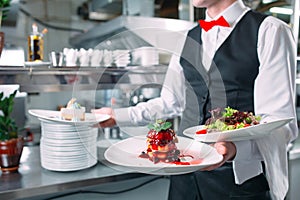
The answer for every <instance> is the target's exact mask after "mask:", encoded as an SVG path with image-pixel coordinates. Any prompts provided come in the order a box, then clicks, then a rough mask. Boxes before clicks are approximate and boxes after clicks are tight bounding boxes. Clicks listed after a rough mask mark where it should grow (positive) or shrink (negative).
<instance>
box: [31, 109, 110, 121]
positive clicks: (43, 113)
mask: <svg viewBox="0 0 300 200" xmlns="http://www.w3.org/2000/svg"><path fill="white" fill-rule="evenodd" d="M28 112H29V114H31V115H33V116H35V117H37V118H39V119H40V120H47V121H51V122H56V123H62V124H76V125H87V124H97V123H99V122H102V121H105V120H108V119H109V118H110V116H109V115H106V114H94V113H85V120H84V121H69V120H64V119H62V118H61V117H60V111H53V110H41V109H31V110H29V111H28Z"/></svg>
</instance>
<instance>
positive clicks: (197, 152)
mask: <svg viewBox="0 0 300 200" xmlns="http://www.w3.org/2000/svg"><path fill="white" fill-rule="evenodd" d="M176 145H177V148H178V149H179V150H180V152H181V155H183V157H184V159H185V161H186V162H189V163H190V164H189V165H177V164H173V163H164V162H159V163H156V164H155V163H153V162H152V161H150V160H149V159H147V158H140V157H139V155H140V154H141V152H142V151H145V150H146V149H147V144H146V137H145V136H135V137H130V138H127V139H124V140H122V141H120V142H117V143H115V144H113V145H111V146H110V147H109V148H108V149H107V150H106V151H105V153H104V157H105V159H106V160H107V161H109V163H112V164H114V165H117V166H122V167H123V168H119V170H125V171H127V170H130V171H133V172H134V171H135V172H141V173H146V174H154V175H176V174H185V173H190V172H194V171H197V170H199V169H201V168H204V167H207V166H210V165H213V164H216V163H219V162H221V161H222V159H223V156H222V155H220V154H218V153H217V151H216V150H215V148H213V147H211V146H209V145H207V144H204V143H200V142H197V141H195V140H193V139H190V138H186V137H178V143H176ZM110 167H114V166H113V165H110Z"/></svg>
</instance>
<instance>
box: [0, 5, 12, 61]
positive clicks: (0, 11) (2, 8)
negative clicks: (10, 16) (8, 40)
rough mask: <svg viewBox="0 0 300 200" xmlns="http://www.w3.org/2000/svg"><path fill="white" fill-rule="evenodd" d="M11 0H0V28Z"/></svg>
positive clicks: (1, 41)
mask: <svg viewBox="0 0 300 200" xmlns="http://www.w3.org/2000/svg"><path fill="white" fill-rule="evenodd" d="M10 2H11V0H0V28H1V26H2V20H3V19H5V17H6V14H7V12H8V10H9V6H10ZM4 38H5V34H4V32H2V31H0V56H1V53H2V50H3V47H4Z"/></svg>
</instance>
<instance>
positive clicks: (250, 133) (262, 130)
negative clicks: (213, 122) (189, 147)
mask: <svg viewBox="0 0 300 200" xmlns="http://www.w3.org/2000/svg"><path fill="white" fill-rule="evenodd" d="M291 120H293V118H287V119H280V120H276V121H271V122H266V123H261V124H258V125H255V126H248V127H246V128H241V129H235V130H231V131H223V132H213V133H207V134H196V132H197V131H199V130H202V129H204V126H203V125H199V126H193V127H191V128H187V129H185V130H184V131H183V134H184V135H186V136H188V137H191V138H194V139H195V140H197V141H201V142H220V141H242V140H251V139H257V138H261V137H263V136H266V135H269V134H272V130H275V129H277V128H279V127H281V126H284V125H285V124H287V123H289V122H290V121H291Z"/></svg>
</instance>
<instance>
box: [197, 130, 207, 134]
mask: <svg viewBox="0 0 300 200" xmlns="http://www.w3.org/2000/svg"><path fill="white" fill-rule="evenodd" d="M206 133H207V129H201V130H199V131H196V134H206Z"/></svg>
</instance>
